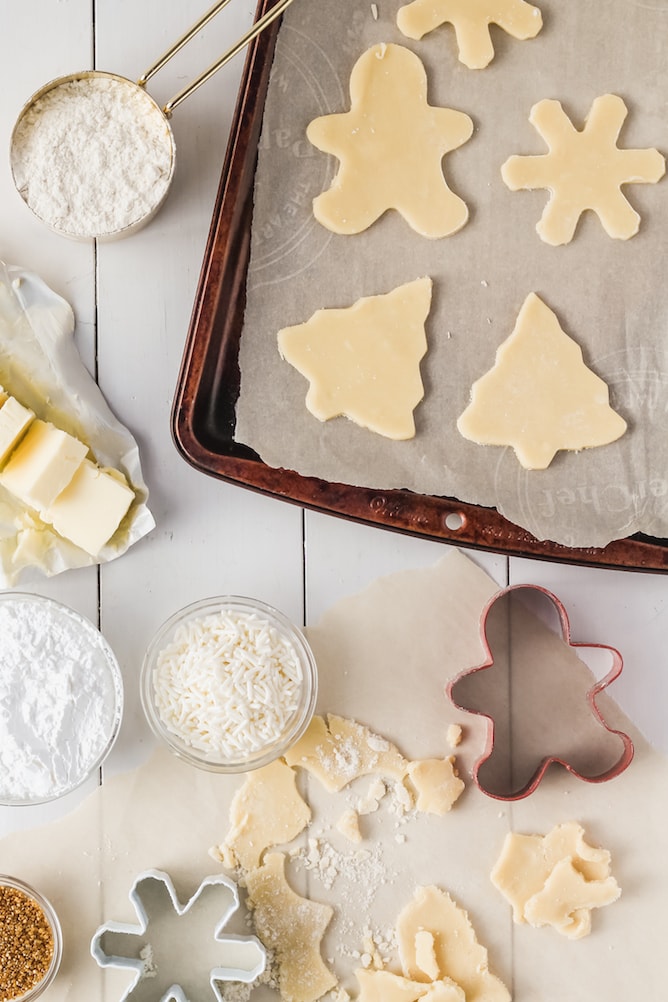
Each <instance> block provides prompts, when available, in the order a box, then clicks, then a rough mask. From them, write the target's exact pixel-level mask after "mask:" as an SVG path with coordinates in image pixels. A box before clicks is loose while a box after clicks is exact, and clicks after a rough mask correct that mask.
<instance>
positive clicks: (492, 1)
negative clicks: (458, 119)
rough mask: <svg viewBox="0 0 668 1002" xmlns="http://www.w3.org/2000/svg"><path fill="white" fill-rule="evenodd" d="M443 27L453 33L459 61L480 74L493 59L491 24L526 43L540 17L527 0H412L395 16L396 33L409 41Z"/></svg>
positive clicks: (541, 22) (537, 29) (534, 35)
mask: <svg viewBox="0 0 668 1002" xmlns="http://www.w3.org/2000/svg"><path fill="white" fill-rule="evenodd" d="M442 24H451V25H452V26H453V28H454V29H455V35H456V38H457V46H458V48H459V61H460V62H462V63H464V65H465V66H468V68H469V69H471V70H482V69H484V68H485V66H488V65H489V63H491V61H492V59H493V58H494V45H493V43H492V37H491V35H490V31H489V26H490V24H496V25H498V27H499V28H502V29H503V30H504V31H505V32H507V34H509V35H512V36H513V38H517V39H519V40H520V41H526V40H527V39H528V38H535V37H536V35H537V34H538V32H539V31H540V29H541V28H542V27H543V17H542V14H541V12H540V10H539V9H538V7H534V6H532V5H531V4H529V3H527V2H526V0H414V2H413V3H409V4H407V5H406V6H405V7H401V8H400V10H399V13H398V14H397V25H398V26H399V30H400V31H401V32H403V34H404V35H406V36H407V37H408V38H415V39H420V38H422V37H423V36H424V35H426V34H428V33H429V32H430V31H434V29H436V28H439V27H440V26H441V25H442Z"/></svg>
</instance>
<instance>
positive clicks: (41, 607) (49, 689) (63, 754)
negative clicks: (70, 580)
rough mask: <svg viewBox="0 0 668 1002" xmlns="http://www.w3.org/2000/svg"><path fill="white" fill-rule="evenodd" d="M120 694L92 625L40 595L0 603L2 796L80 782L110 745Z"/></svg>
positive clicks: (46, 794)
mask: <svg viewBox="0 0 668 1002" xmlns="http://www.w3.org/2000/svg"><path fill="white" fill-rule="evenodd" d="M119 696H120V690H119V686H118V685H117V682H116V679H115V677H114V674H112V671H111V669H110V666H109V660H108V653H107V648H106V645H105V642H104V640H103V639H102V638H101V636H100V634H99V633H98V632H97V631H96V630H94V629H93V627H92V626H91V625H90V624H88V623H86V622H85V621H83V620H81V619H80V618H79V617H78V616H77V615H76V614H75V613H72V612H70V610H68V609H66V608H64V607H62V606H57V605H54V604H52V603H50V602H48V601H45V600H42V599H39V598H33V597H31V596H21V595H17V596H15V597H14V596H12V597H7V598H5V599H3V600H2V601H0V800H4V801H11V800H26V801H36V800H42V799H50V798H52V797H55V796H58V795H60V794H62V793H64V792H66V791H68V790H70V789H72V788H74V787H75V786H77V785H78V784H79V783H80V782H81V781H82V780H83V779H84V778H85V777H86V776H87V775H88V773H89V772H90V770H91V768H92V767H93V766H94V765H95V763H96V762H97V760H98V758H99V757H100V755H101V754H102V753H103V751H104V750H105V748H106V747H107V744H108V743H109V740H110V738H111V736H112V733H113V731H114V728H115V726H116V723H117V709H116V706H117V701H118V699H119Z"/></svg>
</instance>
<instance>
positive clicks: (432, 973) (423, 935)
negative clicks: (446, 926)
mask: <svg viewBox="0 0 668 1002" xmlns="http://www.w3.org/2000/svg"><path fill="white" fill-rule="evenodd" d="M415 963H416V964H417V966H418V967H419V968H420V970H421V971H422V973H423V974H425V975H426V977H427V978H428V979H429V980H430V981H438V978H439V976H440V973H441V972H440V971H439V969H438V961H437V960H436V948H435V945H434V934H433V933H431V932H429V930H428V929H418V931H417V932H416V933H415Z"/></svg>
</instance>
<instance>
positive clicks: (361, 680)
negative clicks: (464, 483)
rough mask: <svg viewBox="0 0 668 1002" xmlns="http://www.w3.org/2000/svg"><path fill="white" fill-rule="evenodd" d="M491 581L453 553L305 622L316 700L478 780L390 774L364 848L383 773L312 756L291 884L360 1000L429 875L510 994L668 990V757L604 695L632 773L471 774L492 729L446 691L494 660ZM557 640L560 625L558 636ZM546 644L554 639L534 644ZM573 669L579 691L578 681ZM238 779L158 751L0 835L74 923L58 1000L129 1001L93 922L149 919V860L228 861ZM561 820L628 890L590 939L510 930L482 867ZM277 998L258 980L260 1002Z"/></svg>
mask: <svg viewBox="0 0 668 1002" xmlns="http://www.w3.org/2000/svg"><path fill="white" fill-rule="evenodd" d="M496 591H497V586H496V584H495V583H494V581H492V580H491V579H490V578H489V577H488V576H487V575H486V574H485V573H484V572H483V571H482V570H480V569H479V568H478V567H477V566H476V565H475V564H474V563H473V562H472V561H470V560H468V559H467V558H466V557H465V556H463V555H462V554H460V553H457V552H455V551H453V552H450V553H449V554H448V555H447V556H446V557H445V558H444V559H443V560H441V561H439V562H438V563H437V564H436V565H435V566H434V567H430V568H426V569H420V570H410V571H402V572H400V573H397V574H393V575H390V576H388V577H386V578H381V579H380V580H378V581H376V582H374V583H373V584H372V585H371V586H370V587H369V588H368V589H366V590H365V591H363V592H362V593H361V594H359V595H353V596H350V597H348V598H346V599H344V600H343V601H341V602H338V603H337V604H336V605H335V606H333V607H332V608H331V609H329V610H328V611H327V612H326V613H325V615H324V616H323V618H322V619H321V621H320V622H319V623H318V624H317V625H315V626H313V627H311V628H309V630H308V631H307V632H308V637H309V641H310V643H311V644H312V646H313V650H314V653H315V655H316V659H317V662H318V673H319V683H320V685H319V693H318V706H317V711H318V713H324V714H326V713H334V714H338V715H341V716H345V717H352V718H353V719H357V720H358V721H360V722H361V723H364V724H365V725H367V726H368V727H370V728H371V729H372V730H374V731H375V732H376V733H378V734H380V735H382V736H384V737H386V738H388V739H389V740H391V741H393V742H395V743H396V745H397V746H398V747H399V749H400V750H401V752H402V753H403V754H404V755H406V756H408V757H410V758H413V759H415V758H427V757H434V756H438V757H442V756H443V755H450V754H455V755H456V758H457V766H458V769H459V771H460V775H461V777H462V779H463V780H464V782H465V784H466V788H465V790H464V792H463V793H462V795H461V797H460V798H459V799H458V800H457V802H456V803H455V804H454V806H453V807H452V810H451V811H450V812H449V813H447V814H446V815H444V816H443V817H438V816H436V815H429V814H420V813H416V812H414V811H409V812H408V813H407V814H403V813H401V812H398V811H397V809H396V804H395V797H394V794H393V791H392V789H391V787H390V786H389V785H388V790H387V794H386V795H385V796H383V797H382V799H381V801H380V804H379V807H378V810H376V811H372V812H371V813H369V814H364V815H361V816H360V826H361V828H362V830H363V834H364V841H363V842H361V843H359V844H354V843H350V842H348V841H347V840H346V839H345V838H344V837H343V835H341V833H340V832H338V831H337V829H336V824H337V822H338V820H339V819H340V817H341V815H342V814H343V813H344V811H345V810H346V809H348V808H350V807H351V806H353V807H354V806H355V805H356V804H357V803H358V802H359V800H360V799H368V795H369V789H370V787H371V786H372V785H373V782H374V777H362V778H361V779H360V780H358V781H355V784H354V785H353V786H349V787H345V788H344V789H343V790H341V791H340V793H338V794H328V793H326V792H325V791H324V788H323V787H321V786H320V784H319V783H318V781H317V780H315V779H311V778H310V777H308V776H306V775H305V773H304V772H303V770H299V772H300V776H299V780H298V782H299V789H300V791H301V792H302V794H303V795H304V796H306V798H307V800H308V801H309V803H310V804H311V807H312V809H313V820H312V823H311V825H310V827H309V828H308V829H307V830H306V831H305V832H304V833H303V834H302V835H301V836H299V838H298V840H296V841H295V842H293V843H290V845H288V846H282V847H280V851H285V852H287V853H290V852H291V850H293V849H294V850H296V852H295V854H294V855H290V856H289V859H288V862H287V864H286V875H287V879H288V880H289V882H290V884H291V885H292V886H293V887H294V889H295V890H296V891H297V892H298V893H299V894H302V895H308V897H310V898H311V899H313V900H315V901H324V902H328V903H330V904H331V905H332V906H333V908H334V912H335V914H334V917H333V919H332V922H331V923H330V926H329V928H328V930H327V934H326V939H325V942H324V945H323V949H322V957H323V959H324V961H325V962H326V963H327V965H328V966H329V967H330V969H332V970H333V971H334V972H335V974H336V977H337V979H338V980H339V981H340V983H341V984H342V985H344V986H345V987H346V989H347V990H349V992H350V996H351V997H352V998H353V999H356V998H357V997H358V995H359V990H358V987H357V984H356V981H355V978H354V975H353V971H354V970H355V969H356V968H359V967H360V966H363V963H364V962H363V960H362V958H361V954H362V953H363V952H364V949H365V947H364V939H365V929H366V928H367V927H368V929H369V930H371V932H372V933H373V934H374V935H375V937H376V938H377V939H382V940H383V941H384V942H385V943H387V944H388V946H387V948H386V949H383V950H382V953H383V954H386V955H388V967H390V968H391V969H392V970H398V957H397V953H396V949H395V947H394V946H392V943H391V940H392V936H391V931H392V929H393V927H394V923H395V921H396V918H397V915H398V913H399V912H400V911H401V909H402V908H403V907H404V905H405V904H407V903H408V901H409V900H410V899H411V898H412V896H413V894H414V892H415V888H416V886H418V885H420V884H422V885H430V884H435V885H436V886H438V887H441V888H443V889H444V890H447V891H449V893H450V894H451V895H452V896H453V897H454V898H455V900H456V901H457V902H458V904H459V905H460V906H461V907H462V908H465V909H466V910H467V911H468V913H469V916H470V919H471V922H472V923H473V926H474V928H475V930H476V933H477V935H478V938H479V940H480V942H481V943H483V944H484V946H485V947H487V949H488V950H489V963H490V969H491V970H492V971H493V972H494V973H495V974H496V975H497V976H499V977H501V978H502V979H503V980H504V982H505V983H506V985H507V986H508V988H509V989H510V991H511V994H512V997H513V1000H514V1002H537V1000H540V1002H565V1000H568V1002H576V1000H577V1002H585V1000H586V1002H629V1000H631V999H633V1000H635V999H637V998H639V997H641V998H643V999H645V998H646V999H651V1000H660V999H662V998H664V997H665V964H664V954H665V903H666V897H667V895H668V867H667V866H666V860H665V844H666V825H667V824H668V801H667V795H666V791H667V790H668V760H667V759H666V756H665V754H664V753H662V752H661V751H658V750H656V749H655V748H653V747H652V746H651V745H650V744H649V743H648V742H647V741H646V740H645V739H644V738H643V737H642V736H641V735H640V733H639V732H638V731H637V729H636V728H635V727H634V726H633V725H632V724H631V723H630V721H629V720H628V718H627V717H626V716H625V714H624V713H623V712H622V711H621V710H620V709H619V707H618V706H617V705H616V704H615V703H613V701H612V698H608V697H607V695H606V694H605V693H602V694H601V703H600V705H601V709H602V710H603V712H604V713H605V715H606V719H607V720H608V722H609V723H610V724H611V725H613V726H615V727H618V728H620V729H622V730H624V731H628V732H630V733H631V734H632V736H633V740H634V742H635V746H636V755H635V758H634V760H633V762H632V763H631V765H630V766H629V768H628V769H627V770H626V771H625V772H624V773H623V774H622V775H621V776H619V777H618V778H617V779H614V780H611V781H610V782H608V783H601V784H598V785H596V784H593V785H592V784H588V783H584V782H582V781H580V780H577V779H575V778H574V777H573V776H570V775H569V774H568V773H566V771H565V770H564V769H555V771H554V773H551V772H550V773H548V775H547V776H546V778H545V779H544V780H543V782H542V783H541V785H540V786H539V788H538V789H537V790H536V792H535V793H534V794H532V795H531V796H530V797H528V798H527V799H526V800H522V801H519V802H517V803H513V804H506V803H501V802H499V801H497V800H493V799H491V798H490V797H486V796H485V795H484V794H482V793H481V792H480V791H479V790H478V789H477V788H476V787H475V785H474V784H473V782H472V780H471V774H470V769H471V765H472V762H473V760H474V759H475V758H476V757H477V756H478V755H479V754H480V753H481V751H482V749H483V748H484V725H483V724H482V721H481V719H480V718H476V717H473V716H472V715H470V714H463V713H462V712H461V711H458V710H456V709H455V707H454V706H453V705H452V704H451V703H449V701H448V700H447V699H446V697H445V694H444V686H445V684H446V683H447V681H448V680H449V679H450V678H453V677H454V676H455V675H456V674H457V673H459V672H460V671H463V670H465V669H466V668H470V667H472V666H473V665H475V664H479V663H480V661H481V660H482V657H483V654H484V652H483V648H482V645H481V641H480V615H481V613H482V610H483V608H484V607H485V605H486V604H487V602H488V601H489V600H490V598H491V597H492V596H493V595H494V594H495V593H496ZM578 639H581V640H584V641H586V640H587V639H589V638H587V637H579V638H578ZM552 643H553V640H552V637H551V636H550V637H549V643H548V648H550V649H551V648H552ZM536 653H537V656H538V657H540V656H541V655H542V654H544V653H545V647H543V646H542V645H541V643H540V642H538V646H537V648H536ZM578 671H579V672H580V674H579V675H578V680H579V681H585V684H588V683H589V682H590V681H591V679H590V677H589V673H588V669H586V668H585V666H584V665H583V664H582V663H581V662H580V665H579V669H578ZM565 677H567V678H568V685H569V687H571V686H572V684H573V676H572V675H571V674H570V672H569V673H568V675H567V676H565ZM555 684H557V683H555ZM614 688H616V683H615V686H614V687H613V689H614ZM569 692H570V688H569ZM565 695H566V697H567V698H568V695H569V694H565ZM614 695H616V694H615V693H614V692H613V696H614ZM648 698H649V697H648ZM508 712H509V714H510V713H513V714H515V716H514V720H515V721H516V726H517V727H527V728H529V729H530V728H531V705H530V702H528V701H527V694H526V692H525V691H523V690H522V689H521V687H518V688H517V689H516V690H515V691H514V692H513V701H512V706H510V707H509V708H508ZM451 723H457V724H460V725H462V726H463V738H462V742H461V744H460V745H458V746H457V747H456V748H455V749H454V751H453V750H452V749H451V748H450V746H449V744H448V740H447V733H448V727H449V725H450V724H451ZM543 750H545V749H543ZM243 779H244V777H242V776H232V775H214V774H211V773H208V772H204V771H202V770H198V769H193V768H191V767H190V766H188V765H187V764H186V763H184V762H182V761H180V760H178V759H176V758H175V757H174V756H173V755H170V754H169V753H168V752H166V751H163V750H161V751H158V752H156V754H155V755H154V757H153V758H151V759H150V761H148V762H147V763H146V764H144V765H142V766H141V768H139V769H138V770H136V771H135V772H133V773H128V774H125V775H119V776H116V777H114V778H113V779H109V780H107V781H105V783H104V785H103V786H102V787H101V788H100V789H98V790H97V791H96V792H95V793H94V794H93V795H91V797H89V798H88V799H87V800H86V801H85V802H84V804H83V805H82V807H81V808H80V809H78V810H77V811H75V812H74V813H72V814H70V815H69V816H66V817H65V818H63V819H62V820H61V821H59V822H57V823H55V824H51V825H47V826H46V827H43V828H40V829H35V830H33V831H23V832H20V833H16V834H13V835H10V836H8V837H7V838H5V839H3V840H2V842H1V843H0V858H1V859H2V867H3V870H4V871H5V872H7V873H10V874H13V875H15V876H17V877H21V878H23V879H25V880H27V881H29V882H30V883H31V884H32V885H33V886H35V887H37V888H39V889H40V890H41V891H42V892H43V893H44V894H46V895H47V897H48V898H49V899H50V900H51V901H52V902H53V904H54V906H55V908H56V910H57V912H58V914H59V916H60V919H61V922H62V924H63V935H64V941H65V958H64V961H63V968H62V970H61V973H60V974H59V976H58V978H57V979H56V981H55V983H54V985H53V986H52V987H51V988H50V989H49V995H48V998H49V1002H92V1000H98V999H100V1000H101V999H104V1000H105V1002H116V1000H120V999H121V998H123V997H124V992H125V991H126V990H127V987H128V983H129V980H130V975H129V972H128V971H121V970H114V969H111V968H110V969H106V970H104V971H100V970H99V969H98V968H97V966H96V964H95V961H94V960H93V958H92V957H91V956H90V950H89V944H90V939H91V936H92V935H93V933H94V931H95V929H96V927H97V926H98V925H100V924H101V923H103V922H108V921H111V920H113V921H118V922H134V921H136V918H135V916H134V913H133V909H132V907H131V905H130V902H129V900H128V891H129V889H130V887H131V886H132V882H133V880H134V878H135V877H136V875H137V874H138V873H139V872H140V871H142V870H145V869H149V868H151V867H156V868H159V869H164V870H166V871H167V872H168V873H169V874H170V876H171V877H172V878H173V880H174V883H175V886H176V889H177V892H178V893H179V895H180V897H181V899H182V900H187V898H188V897H189V896H190V895H191V894H193V893H194V891H195V890H196V888H197V887H198V885H199V883H200V881H201V880H202V879H203V877H205V876H207V875H208V874H211V873H216V872H219V871H220V866H221V864H220V863H219V862H216V861H215V860H214V859H212V858H211V857H210V856H209V855H208V850H209V849H210V848H211V847H212V846H214V845H218V844H219V843H220V842H222V841H223V840H224V838H225V836H226V834H227V832H228V827H229V820H228V814H229V806H230V802H231V799H232V797H233V795H234V793H235V791H236V790H237V789H238V788H239V787H240V786H241V784H242V783H243ZM567 821H579V822H580V824H582V826H583V827H584V829H585V831H586V833H587V836H588V840H589V841H591V843H592V844H595V845H600V846H602V847H603V848H605V849H608V850H609V851H610V852H611V854H612V872H613V874H614V877H615V879H616V880H617V882H618V883H619V885H620V887H621V889H622V895H621V898H620V899H619V901H616V902H615V903H614V904H612V905H611V906H610V907H607V908H601V909H597V910H596V911H595V912H594V914H593V918H592V932H591V934H590V935H589V936H587V937H585V938H583V939H581V940H578V941H577V942H571V941H569V940H566V939H565V938H564V937H562V936H560V935H559V934H558V933H556V932H555V931H554V930H552V929H549V928H543V929H536V928H533V927H531V926H529V925H521V926H519V925H517V926H516V925H513V923H512V919H511V912H510V907H509V905H508V903H507V902H506V901H505V900H504V899H503V898H502V896H501V895H500V894H499V893H498V892H497V891H496V890H495V889H494V887H493V886H492V884H491V881H490V879H489V874H490V871H491V869H492V866H493V864H494V862H495V861H496V858H497V856H498V853H499V852H500V849H501V846H502V844H503V840H504V838H505V835H506V833H507V832H508V831H516V832H519V833H524V834H545V833H547V832H548V831H549V830H550V829H551V828H552V827H553V826H554V825H556V824H560V823H563V822H567ZM310 839H315V840H317V841H318V843H319V846H320V850H321V853H322V859H323V863H324V865H323V866H322V867H320V866H318V865H311V866H310V867H309V866H307V865H305V863H306V861H307V860H308V859H309V858H311V859H312V858H313V856H314V855H315V856H317V852H316V853H312V849H313V847H312V846H311V844H310V842H309V840H310ZM358 853H361V854H362V856H361V857H360V856H358V855H357V854H358ZM239 918H240V919H241V922H240V926H239V927H235V929H234V931H237V932H242V933H247V932H248V929H247V928H246V927H245V925H244V923H243V918H244V916H243V914H242V915H240V916H239ZM194 934H195V930H192V929H191V935H194ZM201 935H202V936H205V935H206V936H211V930H210V929H206V928H202V929H201ZM189 956H190V951H189V946H188V943H187V942H184V943H183V948H182V950H180V951H179V958H180V960H181V962H183V963H184V964H186V965H187V963H188V958H189ZM223 987H224V986H223ZM148 988H150V984H146V983H145V989H148ZM142 997H146V995H143V996H142ZM223 997H224V998H229V999H230V1000H231V999H240V998H244V996H243V995H242V994H240V992H239V986H237V994H234V993H233V992H232V991H231V992H230V994H229V995H227V994H225V993H224V992H223ZM278 998H279V994H278V992H276V991H274V990H272V989H270V988H268V987H264V986H262V987H260V988H258V989H256V990H254V991H253V993H252V995H251V1002H276V1000H277V999H278ZM207 999H208V1000H209V1002H214V995H213V993H209V994H207V995H206V996H205V995H202V998H201V1000H200V999H197V1000H196V1002H207ZM325 1000H326V1002H334V997H333V996H332V995H330V996H326V997H325ZM193 1002H195V1000H193Z"/></svg>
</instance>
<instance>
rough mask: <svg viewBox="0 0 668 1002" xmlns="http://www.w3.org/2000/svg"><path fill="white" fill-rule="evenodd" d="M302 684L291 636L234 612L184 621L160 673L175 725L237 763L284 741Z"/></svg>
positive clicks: (165, 717)
mask: <svg viewBox="0 0 668 1002" xmlns="http://www.w3.org/2000/svg"><path fill="white" fill-rule="evenodd" d="M302 682H303V675H302V667H301V664H300V661H299V656H298V654H297V651H296V650H295V648H294V646H293V644H292V643H291V642H290V640H288V638H287V637H284V636H282V635H281V634H280V633H279V631H278V630H277V629H276V628H275V627H274V626H272V624H271V623H269V622H268V621H267V620H266V619H263V618H262V617H260V616H257V615H256V614H255V613H237V612H234V611H232V610H221V611H220V612H219V613H216V614H212V615H210V616H205V617H203V618H201V619H193V620H189V621H187V622H185V623H182V624H181V625H180V626H179V627H178V628H177V630H176V631H175V633H174V639H173V640H172V642H171V643H170V644H168V645H167V646H166V647H165V648H164V649H163V650H162V651H160V653H159V654H158V657H157V661H156V667H155V669H154V672H153V689H154V694H155V704H156V709H157V711H158V714H159V715H160V718H161V720H162V722H163V723H164V725H165V726H166V727H167V728H168V730H170V731H171V732H172V733H173V734H175V735H176V736H177V737H179V738H180V739H181V740H182V741H184V742H185V743H186V744H187V745H188V746H190V747H192V748H195V749H198V750H199V751H202V752H204V753H205V754H209V755H211V756H214V757H218V756H222V757H223V758H225V759H228V760H232V761H236V760H240V759H243V758H244V757H246V756H248V755H250V754H253V753H254V752H257V751H260V750H261V749H263V748H266V747H268V746H270V745H272V744H274V743H275V742H276V741H278V740H279V739H280V737H281V735H282V734H284V733H285V730H286V728H287V727H288V725H289V723H290V721H291V719H292V718H293V716H294V714H295V713H296V711H297V710H298V709H299V704H300V695H301V689H302Z"/></svg>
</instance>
